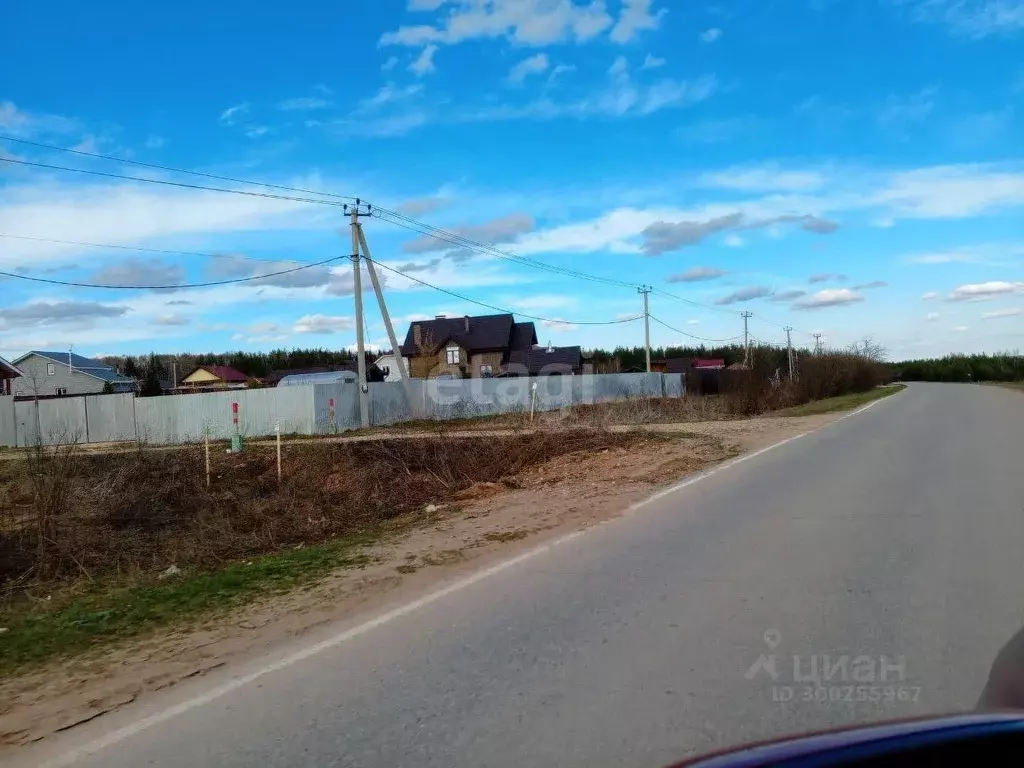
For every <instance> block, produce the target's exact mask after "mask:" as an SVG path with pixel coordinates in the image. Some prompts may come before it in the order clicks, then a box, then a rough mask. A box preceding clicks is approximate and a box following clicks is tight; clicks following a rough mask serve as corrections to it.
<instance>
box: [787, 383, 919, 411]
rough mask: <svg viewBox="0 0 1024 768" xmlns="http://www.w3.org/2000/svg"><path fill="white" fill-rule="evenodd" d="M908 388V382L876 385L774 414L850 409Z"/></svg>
mask: <svg viewBox="0 0 1024 768" xmlns="http://www.w3.org/2000/svg"><path fill="white" fill-rule="evenodd" d="M906 388H907V385H906V384H894V385H892V386H888V387H875V388H874V389H869V390H868V391H867V392H854V393H853V394H849V395H840V396H839V397H828V398H825V399H824V400H815V401H813V402H810V403H804V404H803V405H796V406H793V407H792V408H783V409H782V410H780V411H776V412H775V413H774V414H772V415H773V416H814V415H816V414H819V413H832V412H833V411H849V410H852V409H854V408H859V407H860V406H862V405H865V404H866V403H870V402H872V401H873V400H881V399H882V398H883V397H889V396H890V395H895V394H896V393H897V392H902V391H903V390H904V389H906Z"/></svg>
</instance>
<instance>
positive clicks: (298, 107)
mask: <svg viewBox="0 0 1024 768" xmlns="http://www.w3.org/2000/svg"><path fill="white" fill-rule="evenodd" d="M329 106H331V102H329V101H328V100H327V99H321V98H320V97H319V96H300V97H299V98H295V99H285V100H284V101H282V102H281V103H280V104H278V105H277V108H278V109H283V110H285V111H308V110H311V109H326V108H327V107H329Z"/></svg>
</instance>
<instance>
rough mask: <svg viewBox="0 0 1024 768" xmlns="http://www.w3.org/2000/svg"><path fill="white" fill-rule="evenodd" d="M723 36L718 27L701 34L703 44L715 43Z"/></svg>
mask: <svg viewBox="0 0 1024 768" xmlns="http://www.w3.org/2000/svg"><path fill="white" fill-rule="evenodd" d="M721 36H722V30H720V29H718V28H717V27H712V28H711V29H705V30H704V31H703V32H701V33H700V41H701V42H702V43H713V42H715V40H717V39H718V38H720V37H721Z"/></svg>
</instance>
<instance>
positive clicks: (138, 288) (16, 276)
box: [0, 256, 350, 291]
mask: <svg viewBox="0 0 1024 768" xmlns="http://www.w3.org/2000/svg"><path fill="white" fill-rule="evenodd" d="M347 258H350V257H349V256H335V257H333V258H330V259H324V260H323V261H317V262H313V263H311V264H301V265H299V266H297V267H294V268H292V269H282V270H278V271H276V272H268V273H266V274H264V275H250V276H248V277H233V278H230V279H227V280H211V281H208V282H205V283H178V284H176V285H114V284H103V283H84V282H78V281H75V280H57V279H54V278H49V277H34V276H32V275H19V274H18V273H16V272H5V271H2V270H0V275H2V276H3V277H10V278H14V279H16V280H29V281H31V282H34V283H46V284H48V285H62V286H66V287H71V288H101V289H104V290H133V291H170V290H182V289H185V288H211V287H213V286H217V285H232V284H234V283H248V282H252V281H254V280H266V279H267V278H271V277H280V276H281V275H290V274H292V273H294V272H301V271H302V270H304V269H312V268H313V267H322V266H325V265H327V264H331V263H333V262H335V261H341V260H342V259H347Z"/></svg>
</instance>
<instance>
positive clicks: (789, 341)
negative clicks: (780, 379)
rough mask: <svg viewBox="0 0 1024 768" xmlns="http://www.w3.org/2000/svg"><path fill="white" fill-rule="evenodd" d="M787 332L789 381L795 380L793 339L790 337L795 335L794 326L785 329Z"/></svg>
mask: <svg viewBox="0 0 1024 768" xmlns="http://www.w3.org/2000/svg"><path fill="white" fill-rule="evenodd" d="M783 330H784V331H785V332H786V357H787V358H788V359H789V380H790V381H792V380H793V338H792V336H791V335H790V334H791V333H793V326H791V325H787V326H786V327H785V328H784V329H783Z"/></svg>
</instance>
